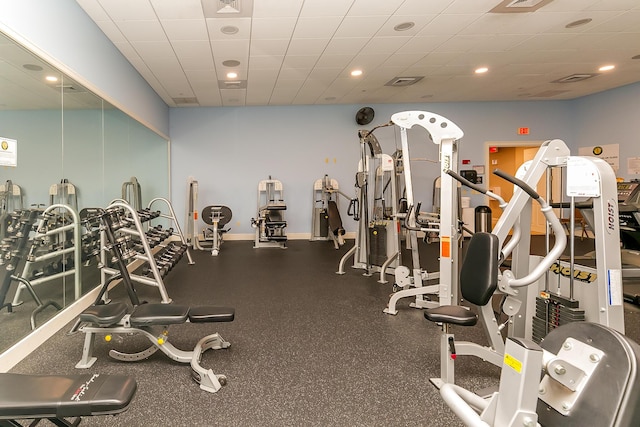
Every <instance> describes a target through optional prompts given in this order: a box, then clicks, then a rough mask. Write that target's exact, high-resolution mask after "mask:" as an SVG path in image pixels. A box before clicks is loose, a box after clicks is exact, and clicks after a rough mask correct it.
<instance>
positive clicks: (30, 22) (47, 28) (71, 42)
mask: <svg viewBox="0 0 640 427" xmlns="http://www.w3.org/2000/svg"><path fill="white" fill-rule="evenodd" d="M0 31H2V32H4V33H6V34H7V35H8V36H9V37H11V38H13V39H15V40H17V41H18V42H19V43H20V44H22V45H23V46H25V47H27V48H29V49H30V50H32V51H33V52H34V53H36V54H37V55H38V56H40V57H41V58H42V59H44V60H45V61H48V62H50V63H51V64H52V65H53V66H55V67H57V68H59V69H60V71H62V72H64V73H66V74H68V75H70V76H71V77H72V78H74V79H76V80H77V81H78V82H79V83H81V84H82V85H84V86H86V87H87V88H88V89H90V90H92V91H93V92H95V93H96V94H98V95H100V96H101V97H102V98H104V99H106V100H108V101H109V102H110V103H112V104H113V105H116V106H117V107H118V108H120V109H121V110H123V111H125V112H126V113H127V114H129V115H130V116H132V117H134V118H136V119H137V120H138V121H140V122H141V123H143V124H145V125H146V126H148V127H150V128H151V129H153V130H154V131H156V132H158V133H160V134H162V135H165V136H166V135H168V134H169V122H168V117H169V109H168V107H167V105H166V104H165V103H164V102H163V101H162V99H161V98H160V96H158V94H156V93H155V92H154V91H153V89H151V87H150V86H149V84H148V83H147V82H146V81H144V79H143V78H142V77H141V76H140V75H139V74H138V72H137V71H136V70H135V68H133V66H132V65H131V64H130V63H129V62H128V61H127V60H126V59H125V58H124V56H122V54H121V53H120V51H119V50H118V49H117V48H116V47H115V46H114V45H113V43H111V41H109V39H107V37H106V36H105V35H104V33H102V31H101V30H100V29H99V28H98V26H97V25H96V24H95V23H94V22H93V21H92V20H91V19H90V18H89V17H88V16H87V14H86V13H85V12H84V10H82V8H81V7H80V6H79V5H78V3H77V2H75V1H74V0H55V1H45V0H20V1H16V0H0Z"/></svg>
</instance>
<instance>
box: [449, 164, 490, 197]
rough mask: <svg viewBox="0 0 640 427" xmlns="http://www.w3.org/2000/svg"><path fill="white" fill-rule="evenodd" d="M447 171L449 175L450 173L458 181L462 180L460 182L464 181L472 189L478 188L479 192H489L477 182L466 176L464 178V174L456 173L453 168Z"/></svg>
mask: <svg viewBox="0 0 640 427" xmlns="http://www.w3.org/2000/svg"><path fill="white" fill-rule="evenodd" d="M446 173H447V175H450V176H451V177H452V178H453V179H455V180H456V181H460V183H462V184H463V185H465V186H467V187H469V188H471V189H472V190H476V191H477V192H478V193H482V194H487V190H486V189H484V188H482V187H480V186H479V185H477V184H474V183H473V182H471V181H469V180H468V179H466V178H463V177H462V176H460V175H458V174H457V173H455V172H454V171H452V170H451V169H447V172H446Z"/></svg>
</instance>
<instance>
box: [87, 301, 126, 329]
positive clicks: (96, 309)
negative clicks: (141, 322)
mask: <svg viewBox="0 0 640 427" xmlns="http://www.w3.org/2000/svg"><path fill="white" fill-rule="evenodd" d="M125 314H127V305H126V304H124V303H121V302H114V303H111V304H99V305H92V306H91V307H88V308H87V309H85V310H84V311H83V312H82V313H80V321H82V322H89V323H93V324H95V325H98V326H100V327H106V326H111V325H115V324H116V323H118V322H119V321H120V319H122V317H123V316H124V315H125Z"/></svg>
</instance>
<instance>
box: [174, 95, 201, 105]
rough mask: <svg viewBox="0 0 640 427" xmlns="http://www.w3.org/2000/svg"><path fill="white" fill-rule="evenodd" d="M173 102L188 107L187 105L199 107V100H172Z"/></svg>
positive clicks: (191, 98)
mask: <svg viewBox="0 0 640 427" xmlns="http://www.w3.org/2000/svg"><path fill="white" fill-rule="evenodd" d="M172 99H173V102H175V103H176V105H181V106H187V105H198V98H195V97H190V98H172Z"/></svg>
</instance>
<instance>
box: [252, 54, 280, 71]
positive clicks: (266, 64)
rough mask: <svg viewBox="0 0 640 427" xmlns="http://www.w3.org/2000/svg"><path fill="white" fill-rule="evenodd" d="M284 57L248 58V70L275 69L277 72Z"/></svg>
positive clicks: (262, 56)
mask: <svg viewBox="0 0 640 427" xmlns="http://www.w3.org/2000/svg"><path fill="white" fill-rule="evenodd" d="M283 60H284V55H280V56H273V55H259V56H253V55H252V56H250V57H249V69H267V68H268V69H276V70H279V69H280V67H282V61H283Z"/></svg>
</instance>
